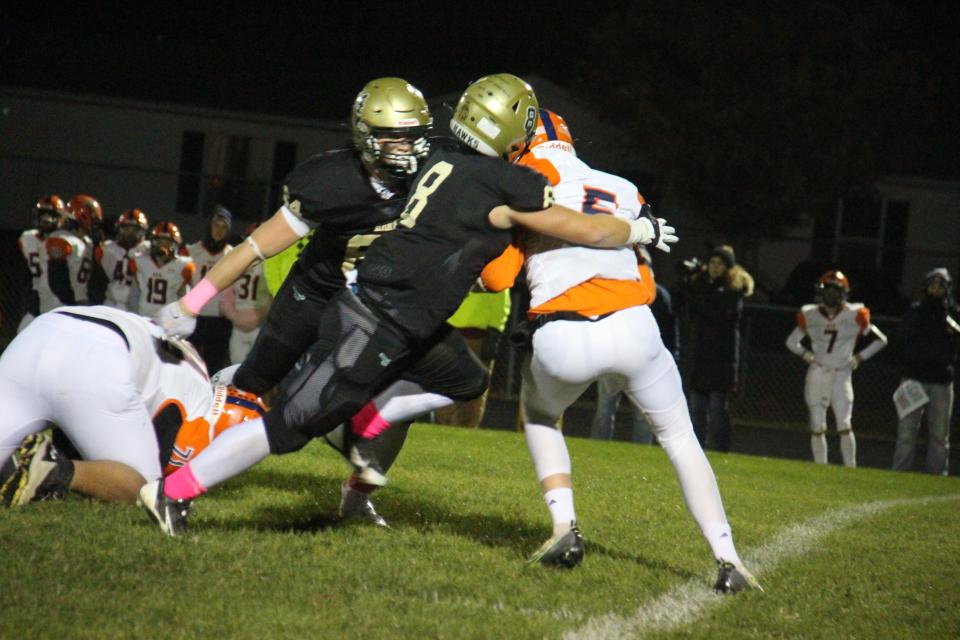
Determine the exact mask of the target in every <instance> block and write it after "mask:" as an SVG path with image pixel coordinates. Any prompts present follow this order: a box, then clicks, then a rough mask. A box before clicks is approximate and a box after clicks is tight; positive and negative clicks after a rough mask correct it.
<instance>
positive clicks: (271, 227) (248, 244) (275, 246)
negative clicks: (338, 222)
mask: <svg viewBox="0 0 960 640" xmlns="http://www.w3.org/2000/svg"><path fill="white" fill-rule="evenodd" d="M288 215H291V214H288V213H285V212H284V211H283V210H282V209H281V210H280V211H277V212H276V213H275V214H274V215H273V217H272V218H270V219H269V220H267V221H266V222H264V223H263V224H262V225H260V226H259V227H257V229H256V230H255V231H254V232H253V233H252V234H250V236H249V237H248V238H247V239H246V240H245V241H243V242H241V243H240V244H239V245H238V246H237V247H235V248H234V249H233V250H232V251H230V253H228V254H227V255H225V256H224V257H222V258H221V259H220V260H219V261H218V262H217V264H215V265H213V268H211V269H210V271H208V272H207V275H206V277H204V279H203V280H201V281H200V282H199V283H198V284H197V286H196V287H195V288H194V290H193V291H191V292H190V293H189V294H187V295H186V296H184V297H183V298H182V299H181V301H180V303H181V307H183V308H184V309H185V310H187V311H189V312H191V313H193V314H194V315H195V314H197V313H198V312H199V310H200V308H201V307H203V305H204V304H206V303H207V302H209V301H210V299H212V298H213V296H215V295H216V294H217V292H219V291H223V290H224V289H226V288H227V287H229V286H230V285H232V284H233V283H234V282H236V281H237V279H239V278H240V276H242V275H243V274H244V273H245V272H246V271H247V269H249V268H250V265H252V264H253V263H254V262H256V261H258V260H264V259H266V258H270V257H272V256H275V255H277V254H278V253H280V252H281V251H283V250H284V249H286V248H287V247H289V246H290V245H292V244H293V243H294V242H296V241H297V240H299V239H300V237H301V236H302V235H303V234H302V233H300V228H299V227H298V228H296V229H295V228H294V227H293V226H291V224H290V223H289V222H288V221H287V216H288ZM301 222H302V221H301ZM303 226H304V228H305V225H303Z"/></svg>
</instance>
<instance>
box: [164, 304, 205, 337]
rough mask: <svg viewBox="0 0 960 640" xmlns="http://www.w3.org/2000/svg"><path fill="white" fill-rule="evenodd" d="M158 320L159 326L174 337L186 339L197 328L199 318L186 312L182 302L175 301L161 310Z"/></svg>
mask: <svg viewBox="0 0 960 640" xmlns="http://www.w3.org/2000/svg"><path fill="white" fill-rule="evenodd" d="M156 320H157V324H159V325H160V327H161V328H162V329H163V330H164V331H166V332H167V333H168V334H169V335H172V336H181V337H183V338H186V337H187V336H189V335H190V334H192V333H193V332H194V331H195V330H196V328H197V316H195V315H193V314H191V313H188V312H186V311H184V310H183V307H181V306H180V300H174V301H173V302H171V303H170V304H168V305H166V306H165V307H163V308H162V309H160V313H158V314H157V318H156Z"/></svg>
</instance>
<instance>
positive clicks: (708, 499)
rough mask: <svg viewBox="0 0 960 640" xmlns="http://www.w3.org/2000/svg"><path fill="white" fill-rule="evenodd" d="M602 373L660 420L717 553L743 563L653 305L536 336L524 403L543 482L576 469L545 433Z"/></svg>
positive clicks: (663, 438) (690, 502) (557, 326)
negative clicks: (652, 307) (738, 554)
mask: <svg viewBox="0 0 960 640" xmlns="http://www.w3.org/2000/svg"><path fill="white" fill-rule="evenodd" d="M600 376H606V377H607V378H608V379H609V380H612V381H615V382H616V383H617V384H618V385H619V386H620V388H621V389H623V391H624V393H625V394H626V396H627V397H628V398H629V399H630V401H631V402H633V403H634V404H635V405H636V406H638V407H639V408H640V410H641V411H643V413H644V415H646V417H647V419H648V421H649V422H650V424H651V425H653V429H654V433H655V434H656V436H657V440H658V441H659V442H660V445H661V446H662V447H663V449H664V451H666V453H667V455H668V456H669V458H670V462H671V463H672V464H673V467H674V470H675V471H676V473H677V478H678V479H679V481H680V487H681V490H682V491H683V497H684V500H685V501H686V503H687V508H688V509H689V510H690V513H691V514H692V515H693V517H694V519H695V520H696V522H697V524H698V525H699V526H700V529H701V531H702V532H703V534H704V536H705V537H706V539H707V541H708V543H709V544H710V546H711V547H712V549H713V552H714V556H715V557H717V558H724V559H727V560H730V561H732V562H737V561H739V559H738V558H737V557H736V552H735V551H734V550H733V542H732V538H731V534H730V528H729V525H728V524H727V517H726V514H725V513H724V510H723V502H722V501H721V499H720V491H719V489H718V488H717V481H716V477H715V476H714V474H713V469H712V468H711V467H710V463H709V462H708V461H707V458H706V456H705V455H704V453H703V449H702V448H701V447H700V444H699V443H698V442H697V438H696V436H695V435H694V432H693V424H692V423H691V421H690V413H689V411H688V409H687V401H686V398H685V397H684V395H683V388H682V385H681V382H680V373H679V371H678V370H677V365H676V363H675V362H674V359H673V357H672V356H671V355H670V352H669V351H667V349H666V348H665V347H664V346H663V342H662V340H661V339H660V330H659V329H658V328H657V323H656V321H655V320H654V319H653V314H652V313H651V312H650V309H649V307H647V306H638V307H631V308H629V309H624V310H622V311H618V312H617V313H614V314H613V315H611V316H608V317H607V318H604V319H602V320H599V321H597V322H586V321H583V322H580V321H564V320H558V321H554V322H550V323H548V324H546V325H544V326H543V327H541V328H540V329H539V330H538V331H537V332H536V333H535V334H534V336H533V354H532V356H531V357H529V358H528V359H527V361H526V362H525V363H524V368H523V388H522V390H521V403H522V406H523V415H524V426H525V432H526V434H527V444H528V448H529V449H530V455H531V457H532V458H533V464H534V467H535V468H536V471H537V478H538V480H543V479H544V478H545V477H548V476H550V475H553V474H556V473H570V466H569V455H568V453H567V451H566V444H565V443H564V442H563V439H562V438H545V437H543V435H544V434H545V431H544V430H545V429H556V428H557V423H558V421H559V419H560V416H561V415H563V412H564V410H565V409H566V408H567V407H568V406H570V405H571V404H572V403H573V402H574V401H575V400H576V399H577V398H578V397H580V395H581V394H582V393H583V392H584V390H586V388H587V387H588V386H589V385H590V384H591V383H592V382H593V381H594V380H596V379H597V378H598V377H600ZM564 467H566V469H565V470H564Z"/></svg>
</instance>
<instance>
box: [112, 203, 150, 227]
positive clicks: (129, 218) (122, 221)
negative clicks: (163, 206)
mask: <svg viewBox="0 0 960 640" xmlns="http://www.w3.org/2000/svg"><path fill="white" fill-rule="evenodd" d="M126 225H132V226H137V227H140V228H141V229H142V230H143V231H146V230H147V227H149V226H150V223H149V222H147V214H145V213H144V212H143V211H140V209H136V208H134V209H127V210H126V211H124V212H123V213H121V214H120V215H119V216H118V217H117V226H118V227H123V226H126Z"/></svg>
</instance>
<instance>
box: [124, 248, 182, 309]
mask: <svg viewBox="0 0 960 640" xmlns="http://www.w3.org/2000/svg"><path fill="white" fill-rule="evenodd" d="M130 270H131V272H132V273H133V277H134V285H135V286H134V289H135V290H136V297H137V299H136V300H133V301H131V309H133V310H135V311H136V312H137V313H139V314H140V315H142V316H147V317H149V318H153V317H155V316H156V315H157V314H158V313H159V312H160V310H161V309H163V307H164V306H166V304H167V303H168V302H173V301H174V300H176V299H177V298H179V297H180V296H181V295H183V294H184V293H185V292H186V290H187V287H188V286H189V285H190V283H191V282H192V280H193V274H194V271H195V270H196V266H195V265H194V264H193V260H191V259H190V258H188V257H187V256H181V255H177V256H174V257H173V259H172V260H170V262H168V263H166V264H164V265H158V264H157V263H156V262H155V261H154V260H153V257H152V256H151V255H150V254H149V253H145V254H142V255H139V256H136V257H135V258H133V259H132V260H131V261H130Z"/></svg>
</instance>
